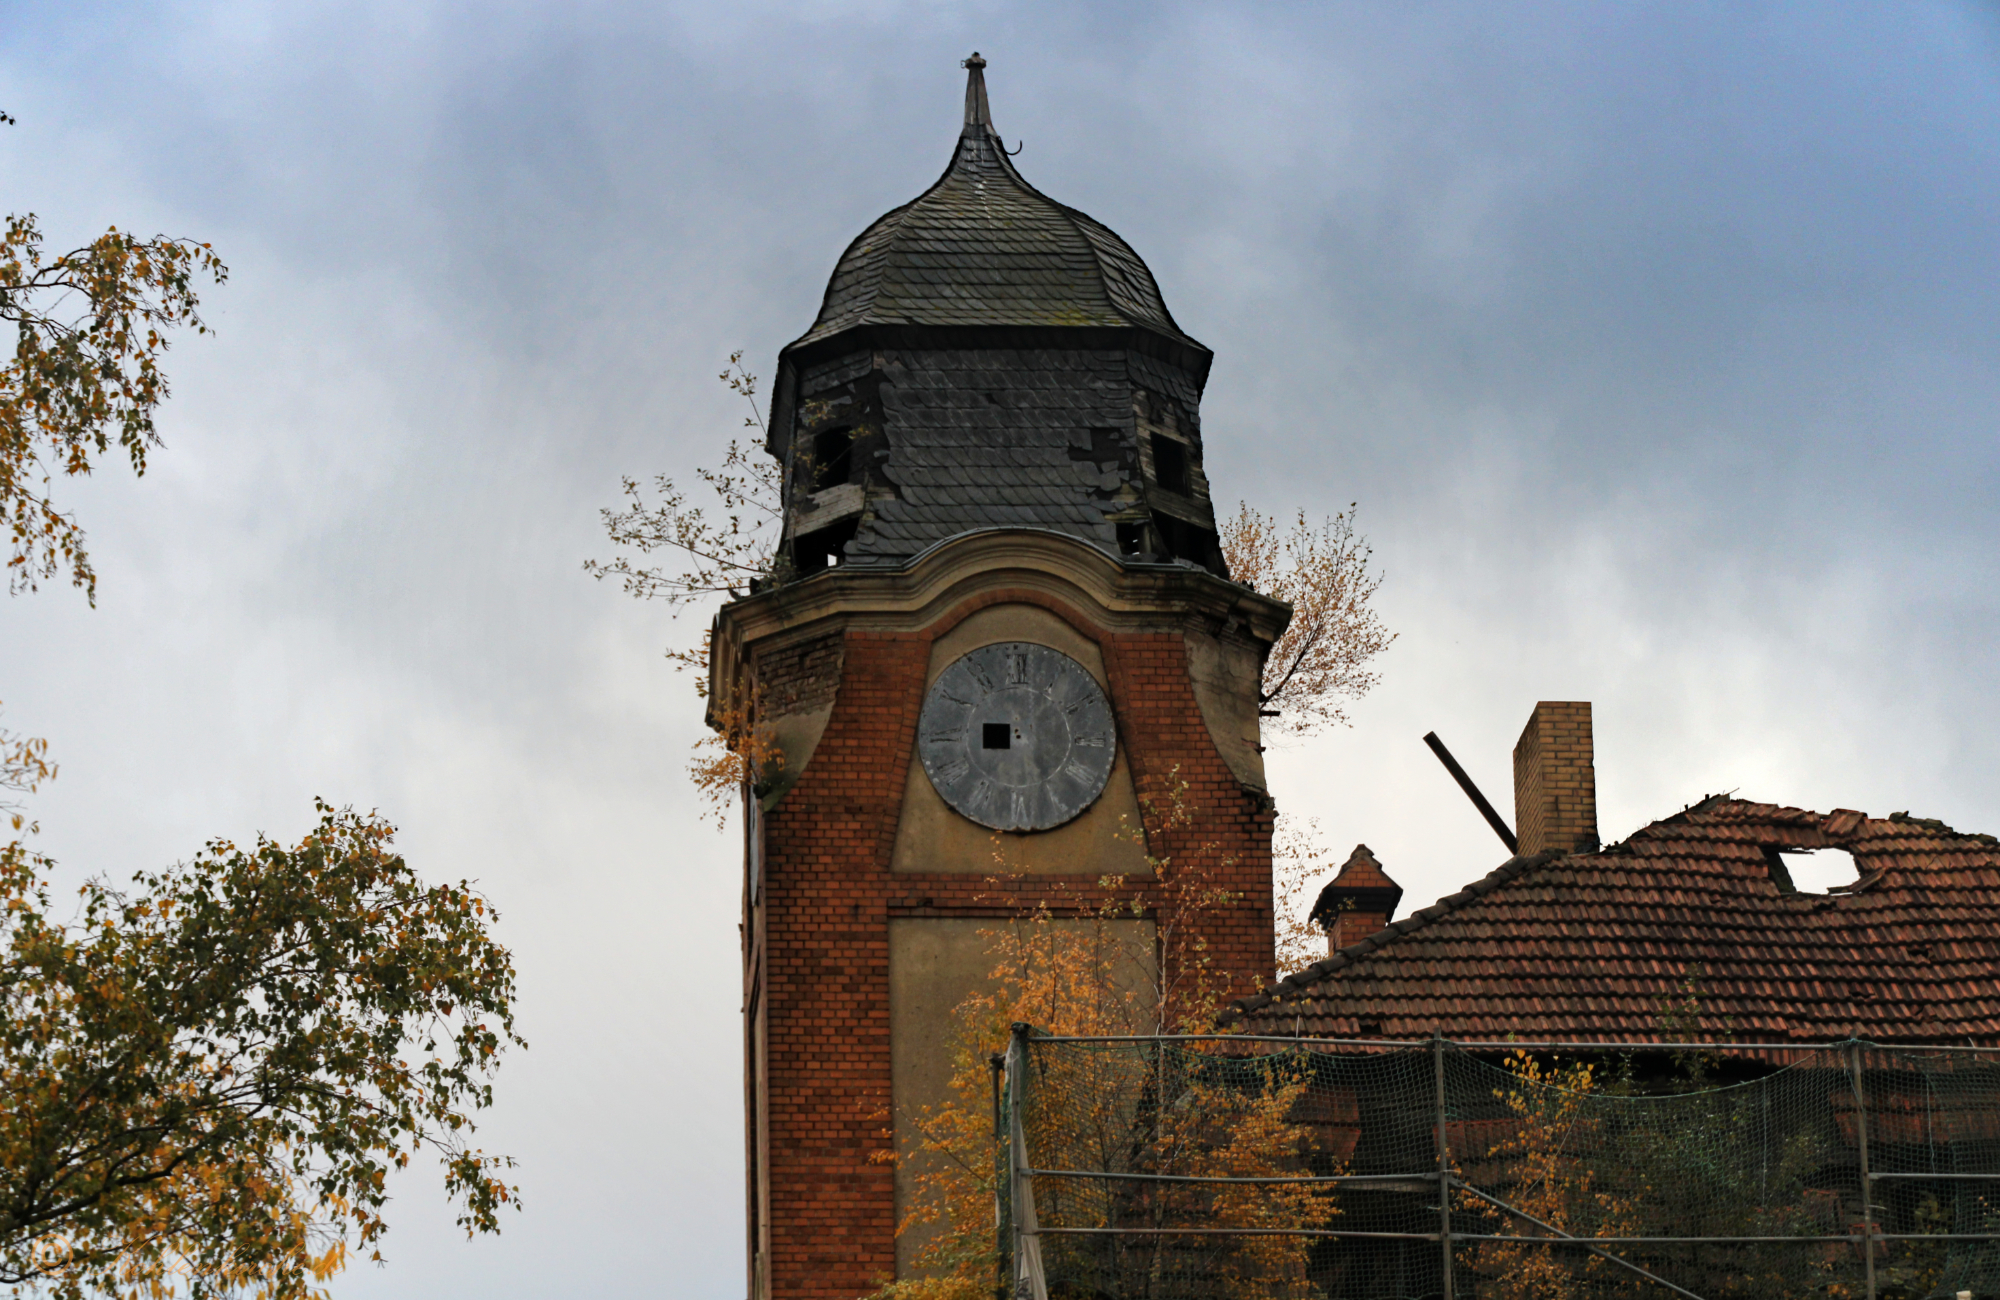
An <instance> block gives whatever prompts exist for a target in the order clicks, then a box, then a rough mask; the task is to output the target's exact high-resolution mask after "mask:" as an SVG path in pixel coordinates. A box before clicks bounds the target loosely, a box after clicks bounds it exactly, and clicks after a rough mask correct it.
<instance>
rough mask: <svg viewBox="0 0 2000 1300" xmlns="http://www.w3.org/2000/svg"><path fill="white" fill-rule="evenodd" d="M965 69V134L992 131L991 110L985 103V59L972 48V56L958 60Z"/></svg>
mask: <svg viewBox="0 0 2000 1300" xmlns="http://www.w3.org/2000/svg"><path fill="white" fill-rule="evenodd" d="M959 66H960V67H962V68H964V69H965V132H964V133H965V134H970V133H971V132H974V131H988V132H990V131H992V129H993V110H992V109H991V108H989V107H987V104H986V60H984V59H982V58H980V57H979V51H978V50H974V51H973V52H972V57H971V58H969V59H962V60H960V61H959Z"/></svg>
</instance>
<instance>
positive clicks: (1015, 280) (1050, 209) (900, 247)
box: [792, 54, 1207, 352]
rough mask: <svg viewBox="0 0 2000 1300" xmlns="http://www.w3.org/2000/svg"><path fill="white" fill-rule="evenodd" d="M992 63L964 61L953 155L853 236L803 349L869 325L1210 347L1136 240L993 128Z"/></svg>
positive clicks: (801, 342) (974, 59)
mask: <svg viewBox="0 0 2000 1300" xmlns="http://www.w3.org/2000/svg"><path fill="white" fill-rule="evenodd" d="M985 66H986V61H985V60H984V59H982V58H980V57H979V56H978V55H977V54H974V55H973V56H972V57H971V58H970V59H967V60H966V61H965V67H966V72H967V76H966V86H965V127H964V130H963V131H962V132H961V133H960V135H959V138H958V149H957V151H956V152H955V153H954V154H953V155H952V160H951V165H950V166H948V167H946V168H945V170H944V175H942V176H940V177H939V178H938V180H937V183H936V184H934V185H932V186H931V187H930V188H929V189H928V190H925V191H924V192H923V193H922V194H920V195H918V196H917V197H916V198H915V199H912V200H911V201H910V202H908V203H906V204H904V205H903V206H902V207H900V208H897V209H895V210H894V211H892V212H889V213H887V214H886V215H884V216H882V217H880V218H878V219H877V220H876V221H875V223H874V224H873V225H871V226H869V227H868V229H866V230H864V231H862V232H861V236H860V237H859V238H858V239H856V240H855V241H854V242H853V243H852V244H850V245H848V247H847V251H846V252H845V253H843V254H842V255H841V258H840V263H839V265H838V266H836V267H835V268H834V272H833V279H832V280H831V281H830V282H829V283H828V285H827V288H826V299H825V301H824V302H823V303H822V304H821V306H820V311H819V318H818V320H816V321H815V322H814V323H813V327H812V328H811V329H810V330H808V331H807V332H806V333H805V335H804V336H803V337H801V338H800V339H798V340H797V341H796V342H795V343H793V344H792V347H794V348H797V347H801V346H804V345H806V344H810V343H816V342H818V341H819V340H821V339H825V338H829V337H831V336H832V335H835V334H838V333H841V332H842V331H845V330H849V329H854V328H857V327H860V326H866V325H941V326H1037V327H1048V326H1081V327H1086V328H1087V327H1098V328H1104V327H1111V328H1131V327H1135V326H1136V327H1139V328H1143V329H1147V330H1151V331H1154V332H1156V333H1159V334H1163V335H1165V336H1166V337H1168V338H1170V339H1173V340H1176V341H1178V342H1182V343H1187V344H1192V345H1193V346H1194V347H1197V348H1200V347H1201V345H1200V344H1199V343H1196V342H1195V340H1193V339H1191V338H1189V337H1188V336H1187V335H1186V334H1184V333H1182V332H1181V328H1180V326H1178V325H1176V324H1175V323H1174V318H1173V315H1172V313H1170V312H1169V311H1168V310H1167V304H1166V302H1165V301H1164V300H1163V299H1162V298H1161V297H1160V288H1159V285H1157V284H1156V283H1154V281H1153V273H1152V271H1150V270H1149V269H1147V266H1146V263H1145V262H1144V261H1143V260H1142V259H1141V258H1140V256H1139V255H1138V254H1137V253H1135V252H1133V251H1132V246H1131V245H1130V244H1127V243H1126V242H1125V241H1124V240H1122V239H1120V238H1119V237H1118V236H1117V235H1116V234H1115V233H1113V232H1112V230H1111V229H1110V228H1109V227H1107V226H1105V225H1104V224H1102V223H1101V222H1098V221H1095V220H1093V219H1091V218H1090V217H1089V216H1086V215H1085V214H1084V213H1081V212H1078V211H1077V210H1076V209H1075V208H1071V207H1065V206H1064V205H1063V204H1060V203H1057V202H1056V201H1055V200H1054V199H1051V198H1049V197H1048V196H1047V195H1045V194H1043V193H1042V192H1041V191H1039V190H1037V189H1036V188H1035V187H1034V186H1032V185H1030V184H1028V182H1027V181H1025V180H1023V179H1022V178H1021V173H1020V172H1018V171H1016V170H1015V169H1014V164H1013V163H1012V162H1011V161H1010V160H1009V158H1008V156H1007V150H1006V148H1005V146H1003V145H1002V144H1001V142H1000V137H999V136H998V135H997V134H995V132H994V130H993V121H992V114H991V112H990V110H989V109H988V107H987V102H986V80H985V75H984V72H983V69H984V68H985ZM1202 351H1203V352H1206V351H1207V349H1205V348H1203V349H1202Z"/></svg>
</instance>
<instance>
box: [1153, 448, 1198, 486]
mask: <svg viewBox="0 0 2000 1300" xmlns="http://www.w3.org/2000/svg"><path fill="white" fill-rule="evenodd" d="M1153 481H1154V482H1156V483H1158V484H1159V485H1160V486H1161V487H1163V488H1165V489H1166V490H1167V491H1169V492H1177V493H1179V494H1180V495H1182V496H1184V497H1185V496H1193V495H1194V476H1193V474H1192V473H1191V472H1190V471H1189V468H1188V449H1187V447H1186V445H1185V444H1183V443H1182V442H1181V441H1180V440H1179V439H1178V438H1169V437H1168V436H1167V435H1166V434H1164V433H1156V434H1154V435H1153Z"/></svg>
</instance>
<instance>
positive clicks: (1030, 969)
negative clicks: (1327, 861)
mask: <svg viewBox="0 0 2000 1300" xmlns="http://www.w3.org/2000/svg"><path fill="white" fill-rule="evenodd" d="M1142 802H1143V803H1144V807H1145V813H1146V818H1147V821H1148V824H1149V825H1150V826H1152V827H1153V828H1154V830H1155V833H1156V834H1157V833H1159V832H1162V831H1169V830H1177V829H1181V828H1184V827H1186V826H1188V825H1191V824H1192V822H1193V818H1194V811H1195V810H1194V809H1193V808H1191V807H1190V806H1189V805H1188V804H1187V802H1186V785H1185V783H1184V782H1183V781H1181V780H1180V778H1179V776H1178V773H1175V774H1174V775H1172V776H1170V777H1169V778H1168V781H1167V786H1166V792H1165V794H1164V795H1163V796H1162V797H1160V798H1157V799H1146V800H1143V801H1142ZM1147 863H1148V866H1149V868H1150V872H1149V876H1148V877H1145V878H1140V879H1139V880H1138V881H1132V880H1128V879H1127V878H1126V877H1123V876H1107V877H1104V878H1103V879H1102V880H1100V881H1099V882H1098V885H1099V890H1100V891H1101V892H1100V893H1098V894H1096V895H1095V896H1080V895H1075V894H1071V893H1069V892H1067V891H1063V890H1058V891H1057V892H1056V894H1055V896H1054V897H1052V898H1049V899H1045V900H1042V901H1041V902H1039V903H1037V904H1036V905H1034V906H1033V907H1030V908H1028V909H1026V910H1025V911H1023V912H1022V913H1021V914H1020V915H1018V916H1016V917H1015V918H1013V919H1012V920H1011V921H1007V922H1003V923H1000V924H996V925H995V926H994V927H993V928H991V929H988V930H983V931H981V932H980V933H981V938H982V939H983V940H984V941H985V943H986V945H987V957H988V959H989V960H990V961H991V963H992V965H991V968H990V971H989V976H988V981H987V984H986V987H984V988H982V989H979V990H976V991H975V992H973V993H972V994H970V995H969V996H967V997H966V998H965V999H964V1001H962V1002H961V1003H960V1004H959V1005H958V1007H957V1008H956V1009H955V1010H954V1012H953V1026H952V1031H951V1034H950V1037H949V1039H948V1041H947V1042H946V1043H945V1044H944V1045H943V1050H945V1051H946V1052H947V1053H948V1054H949V1059H950V1061H951V1079H950V1084H949V1093H948V1096H947V1098H946V1100H944V1101H943V1102H941V1103H938V1104H934V1105H927V1106H918V1107H913V1108H907V1109H906V1110H904V1111H903V1112H902V1113H901V1114H900V1115H899V1116H898V1118H899V1120H900V1121H901V1122H902V1123H903V1124H905V1125H907V1126H908V1131H909V1132H910V1134H911V1135H912V1138H913V1142H912V1143H911V1146H910V1152H911V1154H912V1156H913V1157H914V1159H913V1162H912V1177H911V1182H912V1184H913V1186H914V1188H915V1195H914V1197H913V1199H912V1203H911V1205H910V1207H909V1210H908V1213H907V1215H906V1217H905V1219H904V1221H903V1222H902V1224H900V1225H899V1228H898V1231H899V1232H900V1233H910V1232H916V1233H918V1234H919V1235H920V1237H921V1241H922V1245H921V1247H920V1249H919V1251H918V1257H917V1268H918V1270H919V1275H918V1276H915V1277H911V1278H905V1279H902V1280H899V1281H896V1282H890V1283H886V1284H885V1285H884V1287H883V1288H882V1290H880V1291H879V1292H877V1293H876V1294H877V1297H878V1300H975V1298H976V1300H985V1297H988V1296H990V1295H991V1294H992V1292H993V1281H994V1276H995V1269H996V1267H997V1264H998V1259H997V1247H996V1242H995V1239H994V1229H993V1225H994V1205H995V1200H994V1198H995V1195H996V1194H997V1192H998V1188H999V1171H998V1169H997V1166H996V1164H995V1160H994V1131H993V1124H994V1120H993V1104H994V1103H993V1094H992V1087H993V1082H992V1072H991V1071H992V1065H991V1063H992V1061H993V1059H994V1055H995V1054H996V1053H998V1052H1000V1051H1001V1050H1002V1049H1003V1048H1004V1047H1005V1046H1006V1043H1007V1038H1008V1035H1009V1032H1010V1026H1011V1025H1013V1024H1014V1023H1015V1022H1022V1023H1027V1024H1032V1025H1034V1026H1035V1028H1036V1029H1037V1030H1038V1031H1039V1032H1044V1033H1050V1034H1057V1035H1076V1036H1086V1037H1089V1036H1103V1035H1127V1034H1155V1033H1204V1032H1207V1031H1208V1029H1209V1027H1210V1026H1211V1025H1212V1024H1213V1022H1214V1019H1215V1015H1216V1013H1217V1012H1218V1011H1219V1010H1220V1008H1221V1005H1222V1002H1223V1000H1224V999H1225V998H1226V997H1227V996H1228V995H1229V994H1230V993H1231V992H1232V991H1233V990H1234V989H1235V988H1236V987H1238V985H1239V984H1240V982H1241V981H1242V979H1243V978H1244V977H1245V976H1248V975H1250V974H1253V972H1233V971H1227V970H1224V969H1222V968H1220V967H1219V966H1217V965H1216V964H1215V961H1214V959H1213V954H1212V952H1211V951H1210V948H1209V943H1208V933H1209V931H1210V929H1211V928H1212V926H1213V923H1214V921H1215V920H1216V919H1217V918H1218V916H1219V915H1220V914H1221V913H1222V912H1224V911H1226V910H1227V909H1229V908H1231V907H1232V906H1234V905H1235V904H1236V903H1238V902H1240V901H1241V896H1240V895H1239V894H1236V893H1234V892H1232V891H1230V890H1228V889H1227V888H1225V887H1223V885H1222V884H1221V883H1220V882H1221V880H1222V879H1223V878H1224V875H1225V873H1226V872H1227V871H1228V870H1229V868H1230V867H1231V865H1232V863H1231V861H1230V859H1228V858H1227V857H1226V856H1223V855H1221V854H1220V853H1219V851H1218V850H1217V847H1216V846H1215V845H1213V844H1206V845H1200V846H1196V847H1194V848H1192V849H1191V850H1190V851H1188V852H1186V853H1184V854H1181V855H1179V856H1177V857H1155V856H1151V855H1149V856H1148V858H1147ZM1002 865H1003V867H1004V865H1005V864H1004V862H1003V863H1002ZM1133 883H1138V884H1140V886H1141V887H1140V888H1139V889H1138V890H1137V891H1136V892H1133V893H1130V894H1128V895H1125V896H1124V897H1120V896H1119V895H1120V894H1121V893H1123V891H1125V890H1126V889H1127V887H1128V885H1130V884H1133ZM1141 920H1149V921H1151V923H1152V925H1151V927H1150V930H1149V931H1147V932H1144V933H1139V932H1137V927H1135V926H1134V925H1133V923H1134V922H1137V921H1141ZM1044 1083H1045V1084H1047V1085H1048V1086H1050V1087H1054V1086H1056V1085H1055V1084H1053V1083H1050V1082H1049V1081H1048V1080H1044ZM1176 1086H1177V1087H1178V1088H1179V1090H1180V1096H1179V1097H1178V1098H1177V1101H1178V1103H1179V1104H1177V1105H1172V1106H1169V1105H1165V1104H1162V1105H1159V1106H1157V1107H1154V1108H1153V1109H1152V1111H1151V1112H1150V1118H1149V1120H1148V1121H1147V1122H1146V1123H1145V1124H1144V1125H1143V1126H1142V1128H1143V1131H1141V1128H1135V1127H1133V1125H1132V1124H1131V1123H1130V1122H1129V1121H1130V1119H1131V1117H1130V1116H1126V1115H1124V1114H1123V1113H1122V1112H1120V1113H1117V1114H1113V1113H1111V1112H1110V1111H1106V1112H1105V1113H1103V1114H1096V1113H1093V1114H1091V1115H1087V1116H1083V1117H1081V1118H1077V1119H1076V1121H1075V1124H1074V1125H1073V1126H1072V1127H1074V1128H1075V1130H1076V1131H1075V1133H1065V1134H1064V1135H1062V1136H1063V1138H1064V1139H1068V1138H1076V1137H1078V1136H1079V1135H1082V1137H1083V1140H1093V1139H1094V1140H1099V1141H1102V1142H1106V1143H1109V1144H1110V1147H1108V1148H1107V1149H1106V1151H1104V1152H1100V1153H1099V1154H1100V1155H1101V1156H1104V1157H1106V1158H1110V1157H1111V1156H1112V1155H1113V1154H1114V1153H1113V1151H1112V1150H1111V1148H1116V1151H1115V1155H1116V1157H1117V1158H1119V1159H1129V1158H1130V1157H1131V1151H1132V1149H1133V1145H1134V1144H1135V1143H1136V1144H1139V1145H1140V1146H1142V1147H1144V1148H1145V1150H1146V1151H1147V1152H1148V1155H1147V1159H1148V1160H1149V1161H1150V1162H1152V1164H1157V1165H1159V1166H1160V1167H1159V1169H1158V1170H1157V1171H1156V1172H1169V1173H1180V1174H1194V1175H1198V1176H1231V1177H1254V1176H1258V1175H1261V1174H1269V1173H1273V1172H1287V1173H1290V1172H1296V1171H1297V1164H1298V1159H1299V1153H1300V1151H1301V1150H1302V1149H1303V1147H1304V1145H1305V1144H1307V1143H1308V1142H1309V1138H1308V1135H1307V1134H1306V1132H1305V1130H1304V1128H1303V1127H1302V1126H1300V1125H1298V1124H1296V1123H1294V1122H1293V1121H1292V1120H1291V1118H1290V1116H1291V1113H1292V1109H1293V1107H1294V1104H1295V1102H1296V1101H1297V1098H1298V1095H1299V1092H1300V1090H1301V1088H1302V1087H1303V1081H1302V1080H1301V1079H1298V1078H1295V1077H1293V1076H1292V1075H1291V1074H1290V1073H1288V1072H1286V1071H1284V1070H1282V1069H1276V1070H1273V1071H1272V1072H1270V1074H1269V1077H1268V1078H1264V1079H1262V1080H1261V1081H1260V1086H1257V1087H1253V1088H1250V1089H1247V1090H1246V1089H1244V1088H1241V1087H1236V1088H1226V1089H1225V1088H1219V1087H1217V1086H1216V1085H1214V1084H1213V1083H1210V1082H1205V1081H1203V1080H1201V1079H1199V1078H1191V1079H1182V1080H1179V1081H1178V1083H1177V1085H1176ZM1106 1100H1107V1102H1108V1100H1109V1099H1108V1098H1107V1099H1106ZM1114 1109H1115V1108H1114ZM1218 1135H1220V1136H1219V1137H1218ZM1033 1142H1034V1139H1032V1138H1031V1146H1032V1145H1033ZM883 1158H885V1159H889V1160H894V1159H897V1158H898V1157H895V1156H893V1155H889V1154H887V1153H885V1155H884V1157H883ZM1104 1167H1111V1166H1109V1165H1106V1166H1104ZM1149 1167H1150V1166H1149ZM1209 1194H1211V1195H1213V1194H1212V1193H1209ZM1158 1208H1159V1209H1160V1210H1161V1212H1162V1213H1168V1212H1170V1211H1171V1210H1172V1208H1173V1207H1168V1206H1164V1205H1163V1206H1161V1207H1158ZM1334 1212H1335V1210H1334V1207H1333V1205H1332V1202H1331V1201H1330V1200H1327V1199H1325V1198H1317V1197H1315V1196H1313V1195H1311V1194H1309V1193H1302V1192H1295V1191H1294V1192H1281V1193H1279V1194H1277V1195H1275V1196H1273V1195H1272V1194H1270V1193H1269V1192H1268V1191H1267V1190H1265V1189H1259V1194H1257V1195H1254V1196H1250V1195H1245V1194H1243V1191H1242V1189H1241V1188H1233V1189H1225V1190H1224V1191H1223V1192H1222V1193H1221V1194H1220V1195H1219V1196H1216V1199H1215V1200H1214V1203H1213V1204H1211V1205H1206V1206H1205V1207H1204V1209H1203V1213H1204V1214H1206V1215H1208V1216H1210V1217H1211V1218H1212V1219H1213V1220H1214V1222H1215V1223H1216V1224H1217V1225H1218V1226H1239V1227H1268V1226H1270V1224H1271V1223H1272V1222H1276V1221H1278V1220H1280V1219H1283V1220H1285V1221H1287V1222H1294V1223H1295V1222H1299V1221H1303V1222H1307V1223H1314V1224H1318V1223H1323V1222H1324V1221H1325V1220H1326V1219H1327V1218H1328V1217H1330V1216H1331V1215H1332V1214H1333V1213H1334ZM1252 1253H1253V1254H1254V1255H1255V1259H1254V1261H1251V1262H1250V1263H1249V1264H1248V1265H1247V1266H1246V1272H1245V1274H1244V1278H1243V1281H1244V1287H1243V1289H1241V1290H1240V1291H1239V1292H1237V1293H1235V1294H1241V1295H1242V1296H1244V1297H1246V1298H1250V1297H1258V1296H1261V1295H1263V1294H1264V1291H1263V1290H1260V1289H1259V1288H1260V1287H1263V1286H1264V1284H1265V1283H1267V1282H1272V1281H1273V1279H1277V1278H1279V1277H1283V1278H1286V1279H1293V1280H1295V1279H1296V1277H1298V1276H1302V1275H1303V1270H1304V1263H1305V1256H1304V1247H1303V1244H1302V1239H1300V1238H1290V1239H1283V1238H1275V1237H1271V1238H1258V1239H1257V1240H1256V1241H1255V1242H1254V1243H1253V1245H1252ZM1274 1294H1275V1292H1274Z"/></svg>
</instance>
